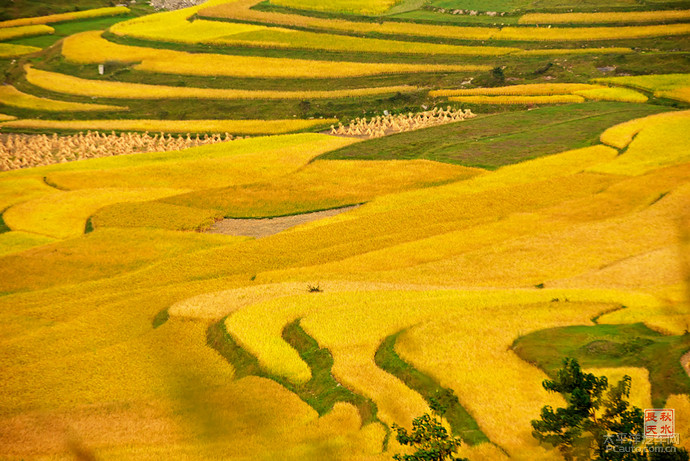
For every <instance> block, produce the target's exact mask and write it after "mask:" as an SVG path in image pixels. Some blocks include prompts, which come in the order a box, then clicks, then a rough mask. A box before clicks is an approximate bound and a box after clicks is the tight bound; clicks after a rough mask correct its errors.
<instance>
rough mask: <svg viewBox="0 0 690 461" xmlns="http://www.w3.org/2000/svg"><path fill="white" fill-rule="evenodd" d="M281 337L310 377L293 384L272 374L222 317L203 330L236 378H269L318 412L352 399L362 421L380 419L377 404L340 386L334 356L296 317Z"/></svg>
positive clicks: (208, 341) (209, 342)
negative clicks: (291, 348) (334, 369)
mask: <svg viewBox="0 0 690 461" xmlns="http://www.w3.org/2000/svg"><path fill="white" fill-rule="evenodd" d="M283 339H284V340H285V341H286V342H288V343H289V344H290V345H291V346H292V347H294V348H295V350H297V352H298V353H299V355H300V357H301V358H302V360H304V361H305V362H306V364H307V365H308V366H309V368H310V369H311V375H312V378H311V379H310V380H309V381H308V382H306V383H304V384H299V385H296V384H294V383H292V382H290V381H288V380H286V379H285V378H283V377H281V376H277V375H273V374H271V373H269V372H268V371H266V370H265V369H264V368H262V367H261V365H260V364H259V361H258V360H257V358H256V357H255V356H254V355H252V354H251V353H250V352H248V351H246V350H245V349H243V348H242V346H240V345H239V344H238V343H237V342H236V341H235V340H234V339H233V338H232V336H231V335H230V334H229V333H228V332H227V330H226V329H225V318H223V319H222V320H221V321H219V322H217V323H214V324H212V325H211V326H210V327H209V328H208V330H207V334H206V341H207V344H208V345H209V346H211V347H212V348H213V349H215V350H216V351H218V353H220V355H222V356H223V357H224V358H225V359H226V360H227V361H228V362H230V364H232V366H233V367H234V368H235V376H236V377H237V379H240V378H243V377H245V376H259V377H261V378H267V379H271V380H273V381H275V382H277V383H278V384H280V385H282V386H284V387H285V388H286V389H288V390H289V391H291V392H294V393H295V394H297V396H298V397H299V398H300V399H302V400H303V401H304V402H305V403H307V404H308V405H309V406H311V407H312V408H314V410H316V411H317V412H318V414H319V415H324V414H326V413H328V412H329V411H330V410H331V409H332V408H333V405H334V404H335V403H336V402H347V403H351V404H352V405H354V406H355V407H357V409H358V410H359V413H360V416H361V418H362V424H367V423H370V422H374V421H378V422H380V421H379V419H378V418H377V416H376V412H377V408H376V404H375V403H374V402H373V401H372V400H371V399H367V398H365V397H363V396H362V395H359V394H357V393H355V392H352V391H350V390H349V389H347V388H346V387H344V386H342V385H341V384H340V383H338V381H336V379H335V378H334V377H333V375H332V374H331V368H332V367H333V356H332V355H331V353H330V352H329V351H328V349H325V348H320V347H319V345H318V343H317V342H316V341H315V340H314V338H312V337H311V336H309V335H308V334H307V333H306V332H305V331H304V330H303V329H302V327H300V325H299V320H296V321H295V322H292V323H290V324H288V325H286V326H285V328H284V329H283Z"/></svg>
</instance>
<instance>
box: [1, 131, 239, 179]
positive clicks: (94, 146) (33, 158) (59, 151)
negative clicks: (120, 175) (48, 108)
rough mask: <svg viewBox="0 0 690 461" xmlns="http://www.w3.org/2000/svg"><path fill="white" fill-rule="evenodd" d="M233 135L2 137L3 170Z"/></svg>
mask: <svg viewBox="0 0 690 461" xmlns="http://www.w3.org/2000/svg"><path fill="white" fill-rule="evenodd" d="M232 139H238V138H233V136H232V135H231V134H229V133H225V134H224V135H220V134H213V135H211V136H209V135H204V136H203V137H199V135H198V134H197V135H196V137H192V136H190V134H189V133H187V135H186V137H185V136H181V135H180V136H172V135H171V134H168V135H167V136H166V135H165V134H164V133H160V134H159V133H156V134H154V135H150V134H149V133H148V132H146V133H144V134H140V133H121V134H120V135H117V134H115V133H111V134H106V133H100V132H98V131H89V132H87V133H86V134H84V133H79V134H76V135H71V136H58V135H57V134H53V135H52V136H48V135H45V134H43V135H23V134H8V135H0V171H8V170H16V169H20V168H29V167H36V166H43V165H52V164H55V163H65V162H71V161H75V160H84V159H89V158H100V157H111V156H115V155H126V154H133V153H135V152H165V151H174V150H182V149H187V148H190V147H196V146H201V145H205V144H215V143H219V142H225V141H230V140H232Z"/></svg>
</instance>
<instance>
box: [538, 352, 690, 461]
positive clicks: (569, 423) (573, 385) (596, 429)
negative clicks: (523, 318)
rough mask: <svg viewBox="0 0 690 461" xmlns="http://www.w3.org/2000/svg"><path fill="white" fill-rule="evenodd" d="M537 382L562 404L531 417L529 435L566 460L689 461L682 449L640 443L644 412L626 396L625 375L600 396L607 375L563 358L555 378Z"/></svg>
mask: <svg viewBox="0 0 690 461" xmlns="http://www.w3.org/2000/svg"><path fill="white" fill-rule="evenodd" d="M542 385H543V386H544V389H546V390H547V391H549V392H557V393H559V394H561V395H562V396H563V398H564V399H565V400H566V402H567V406H566V408H558V409H556V410H555V411H554V409H553V408H551V407H550V406H548V405H547V406H545V407H544V408H542V410H541V419H538V420H533V421H532V428H533V429H534V430H533V431H532V435H533V436H534V437H535V438H536V439H537V440H539V441H540V442H546V443H550V444H552V445H554V446H556V447H558V449H559V450H560V452H561V453H562V454H563V457H564V458H565V459H566V460H567V461H585V460H595V461H662V460H663V461H688V453H687V451H685V450H684V449H682V448H676V447H674V450H672V451H669V452H665V451H652V450H644V449H643V447H640V442H641V441H642V440H643V434H644V422H643V421H644V417H643V416H644V415H643V412H642V410H640V409H639V408H637V407H633V406H631V405H630V403H629V402H628V400H627V399H628V398H629V397H630V386H631V379H630V377H629V376H624V377H623V379H622V380H620V381H619V382H618V383H617V384H616V385H615V386H613V387H612V388H611V389H610V390H609V391H608V392H607V393H606V394H605V391H606V390H607V389H608V380H607V379H606V377H603V376H602V377H597V376H595V375H593V374H591V373H584V372H583V371H582V369H581V368H580V365H579V363H578V362H577V360H575V359H569V358H566V359H565V360H564V362H563V368H562V369H561V370H559V371H558V373H557V374H556V379H555V380H548V379H547V380H545V381H544V382H543V383H542ZM667 446H672V445H667Z"/></svg>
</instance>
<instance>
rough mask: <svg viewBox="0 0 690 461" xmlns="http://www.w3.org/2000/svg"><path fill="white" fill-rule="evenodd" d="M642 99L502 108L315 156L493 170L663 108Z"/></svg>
mask: <svg viewBox="0 0 690 461" xmlns="http://www.w3.org/2000/svg"><path fill="white" fill-rule="evenodd" d="M665 110H666V108H664V107H660V106H653V105H644V104H626V103H600V102H596V103H583V104H568V105H563V106H552V107H542V108H539V109H535V110H529V111H519V112H507V113H500V114H495V115H487V116H480V117H477V118H474V119H470V120H465V121H462V122H456V123H452V124H448V125H441V126H436V127H431V128H425V129H422V130H417V131H411V132H405V133H399V134H395V135H392V136H387V137H384V138H378V139H372V140H368V141H364V142H361V143H358V144H353V145H351V146H346V147H343V148H341V149H338V150H335V151H332V152H329V153H327V154H324V155H323V156H321V157H320V158H321V159H329V160H330V159H333V160H334V159H350V160H353V159H359V160H393V159H395V160H408V159H427V160H434V161H438V162H447V163H453V164H458V165H463V166H469V167H479V168H486V169H489V170H494V169H496V168H498V167H501V166H504V165H510V164H513V163H519V162H522V161H525V160H530V159H533V158H537V157H541V156H544V155H550V154H556V153H559V152H563V151H567V150H570V149H577V148H581V147H586V146H590V145H594V144H598V143H599V135H600V134H601V133H602V132H603V131H604V130H605V129H606V128H608V127H610V126H613V125H616V124H618V123H622V122H625V121H627V120H631V119H634V118H638V117H645V116H647V115H651V114H655V113H659V112H663V111H665Z"/></svg>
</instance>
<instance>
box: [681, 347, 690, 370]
mask: <svg viewBox="0 0 690 461" xmlns="http://www.w3.org/2000/svg"><path fill="white" fill-rule="evenodd" d="M680 364H681V365H683V368H685V372H686V373H687V374H688V376H690V352H688V353H687V354H685V355H684V356H682V357H681V358H680Z"/></svg>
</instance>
